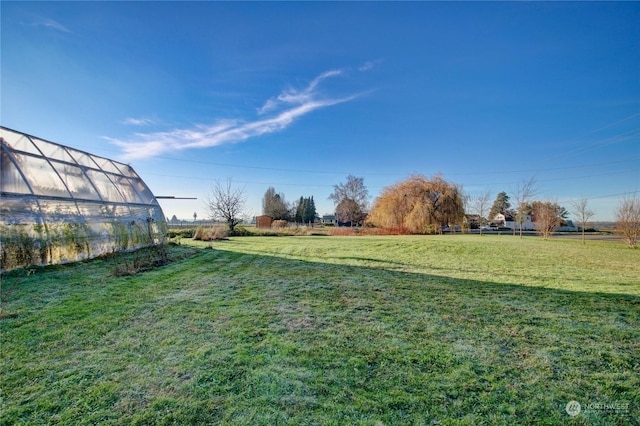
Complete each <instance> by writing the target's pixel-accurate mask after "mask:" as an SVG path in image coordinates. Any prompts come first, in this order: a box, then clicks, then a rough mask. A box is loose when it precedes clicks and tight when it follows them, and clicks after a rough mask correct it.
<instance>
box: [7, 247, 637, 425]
mask: <svg viewBox="0 0 640 426" xmlns="http://www.w3.org/2000/svg"><path fill="white" fill-rule="evenodd" d="M208 246H212V247H213V248H212V249H209V248H208ZM183 253H186V254H188V255H189V256H186V255H184V254H183ZM170 254H171V255H173V256H174V257H176V258H180V257H184V258H183V259H182V260H180V261H179V262H175V263H172V264H170V265H167V266H164V267H161V268H157V269H155V270H152V271H149V272H145V273H141V274H138V275H135V276H128V277H116V276H113V274H112V272H113V270H114V264H113V261H114V260H110V261H104V260H98V261H93V262H88V263H83V264H77V265H70V266H65V267H56V268H45V269H42V270H38V271H37V272H36V273H34V274H31V275H24V274H19V273H14V274H9V275H8V276H5V277H3V281H2V287H3V319H2V320H0V331H1V333H2V335H1V342H0V343H1V345H2V346H1V348H0V350H1V354H2V366H1V370H0V373H1V374H0V377H1V381H2V382H1V389H2V391H1V392H2V393H1V394H0V398H2V400H1V403H2V406H1V408H2V412H1V420H0V421H1V422H2V424H56V423H59V424H98V423H99V424H265V425H266V424H336V425H337V424H371V425H375V424H434V423H438V422H439V423H441V424H602V425H605V424H607V425H608V424H621V425H622V424H634V423H638V419H639V408H640V391H639V389H640V343H639V342H640V251H637V250H629V249H626V248H625V246H624V244H619V243H615V242H598V241H594V242H589V243H588V244H587V245H586V246H583V245H582V244H581V243H580V242H579V241H573V240H552V241H542V240H541V239H537V238H525V239H522V240H520V239H519V238H513V237H511V236H483V237H480V236H468V235H467V236H465V235H446V236H437V237H408V236H398V237H255V238H254V237H247V238H237V239H231V240H230V241H223V242H219V243H218V242H217V243H213V244H210V243H207V244H201V245H200V249H198V250H194V249H193V248H192V247H185V246H180V247H170ZM571 400H575V401H579V402H581V403H582V404H583V406H585V407H586V405H587V404H609V405H616V404H617V406H620V405H622V406H623V407H624V406H628V409H625V410H606V409H600V410H591V411H590V412H583V413H581V414H579V415H578V416H576V417H570V416H569V415H568V414H567V413H566V411H565V406H566V404H567V403H568V402H569V401H571ZM625 404H627V405H625Z"/></svg>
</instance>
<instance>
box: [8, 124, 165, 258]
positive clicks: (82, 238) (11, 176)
mask: <svg viewBox="0 0 640 426" xmlns="http://www.w3.org/2000/svg"><path fill="white" fill-rule="evenodd" d="M0 140H1V141H2V150H1V154H2V163H1V165H0V177H1V180H0V190H1V197H0V244H1V252H2V253H1V254H2V258H1V261H2V265H1V269H2V270H5V271H6V270H10V269H14V268H17V267H22V266H28V265H46V264H55V263H64V262H72V261H78V260H83V259H89V258H93V257H96V256H100V255H103V254H107V253H111V252H115V251H125V250H134V249H137V248H141V247H145V246H149V245H155V244H158V243H161V242H162V241H163V240H164V236H165V233H166V222H165V218H164V214H163V212H162V209H161V208H160V205H159V204H158V202H157V200H156V198H155V197H154V195H153V194H152V193H151V191H150V190H149V188H148V187H147V185H146V184H145V183H144V182H143V181H142V179H141V178H140V176H138V174H137V173H136V172H135V171H134V170H133V169H132V168H131V166H128V165H126V164H122V163H119V162H116V161H113V160H109V159H108V158H104V157H99V156H96V155H92V154H89V153H87V152H83V151H79V150H77V149H73V148H70V147H67V146H63V145H59V144H57V143H53V142H49V141H45V140H43V139H40V138H37V137H34V136H30V135H26V134H24V133H20V132H17V131H15V130H11V129H8V128H5V127H0Z"/></svg>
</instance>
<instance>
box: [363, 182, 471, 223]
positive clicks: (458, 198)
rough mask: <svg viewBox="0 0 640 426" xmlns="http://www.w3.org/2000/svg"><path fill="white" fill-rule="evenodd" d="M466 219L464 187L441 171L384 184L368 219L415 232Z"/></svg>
mask: <svg viewBox="0 0 640 426" xmlns="http://www.w3.org/2000/svg"><path fill="white" fill-rule="evenodd" d="M463 220H464V204H463V195H462V189H461V187H460V186H459V185H456V184H454V183H451V182H447V181H446V180H444V179H443V178H442V176H440V175H436V176H434V177H431V178H427V177H425V176H423V175H412V176H410V177H409V178H408V179H406V180H404V181H402V182H399V183H396V184H394V185H391V186H388V187H386V188H384V189H383V190H382V192H381V194H380V196H379V197H378V198H376V200H375V201H374V204H373V208H372V209H371V212H370V213H369V217H368V219H367V222H368V223H369V225H373V226H376V227H379V228H383V229H394V230H402V231H404V232H409V233H412V234H433V233H439V232H442V229H443V227H446V226H449V227H454V226H455V225H456V224H461V223H462V222H463Z"/></svg>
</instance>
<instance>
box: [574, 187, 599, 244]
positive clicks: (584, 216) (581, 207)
mask: <svg viewBox="0 0 640 426" xmlns="http://www.w3.org/2000/svg"><path fill="white" fill-rule="evenodd" d="M588 203H589V200H588V199H586V198H581V199H580V200H574V201H572V202H571V207H573V211H572V213H573V214H574V215H575V216H576V218H577V219H576V221H577V222H579V223H580V227H581V228H582V244H586V241H585V238H584V229H585V228H586V227H587V223H588V222H589V219H591V218H592V217H593V216H595V214H596V212H594V211H593V210H591V209H589V207H588Z"/></svg>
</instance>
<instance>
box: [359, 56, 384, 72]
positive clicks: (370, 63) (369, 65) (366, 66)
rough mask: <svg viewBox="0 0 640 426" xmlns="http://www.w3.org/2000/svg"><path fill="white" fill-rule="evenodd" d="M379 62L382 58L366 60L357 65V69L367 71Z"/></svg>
mask: <svg viewBox="0 0 640 426" xmlns="http://www.w3.org/2000/svg"><path fill="white" fill-rule="evenodd" d="M381 62H382V59H377V60H375V61H367V62H365V63H364V64H362V65H360V66H359V67H358V71H369V70H370V69H372V68H373V67H375V66H376V65H378V64H379V63H381Z"/></svg>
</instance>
